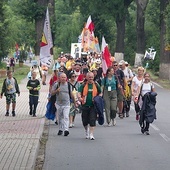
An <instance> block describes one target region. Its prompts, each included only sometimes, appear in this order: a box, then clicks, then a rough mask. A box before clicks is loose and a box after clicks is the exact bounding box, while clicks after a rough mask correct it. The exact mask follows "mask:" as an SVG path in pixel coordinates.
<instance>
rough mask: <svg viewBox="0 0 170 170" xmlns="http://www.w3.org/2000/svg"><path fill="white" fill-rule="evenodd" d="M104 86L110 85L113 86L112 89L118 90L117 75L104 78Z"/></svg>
mask: <svg viewBox="0 0 170 170" xmlns="http://www.w3.org/2000/svg"><path fill="white" fill-rule="evenodd" d="M102 86H104V88H106V89H108V87H109V86H110V87H111V90H116V89H117V80H116V78H115V76H112V79H108V78H107V77H105V78H103V79H102Z"/></svg>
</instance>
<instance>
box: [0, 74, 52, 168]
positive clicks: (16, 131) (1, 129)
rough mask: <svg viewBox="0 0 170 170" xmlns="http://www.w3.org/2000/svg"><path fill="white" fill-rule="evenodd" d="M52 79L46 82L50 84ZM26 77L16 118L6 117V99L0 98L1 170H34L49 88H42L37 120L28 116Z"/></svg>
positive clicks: (18, 102) (21, 87)
mask: <svg viewBox="0 0 170 170" xmlns="http://www.w3.org/2000/svg"><path fill="white" fill-rule="evenodd" d="M49 77H50V76H48V79H47V82H49ZM27 81H28V80H27V78H25V79H24V80H23V81H22V82H21V84H19V87H20V91H21V94H20V96H19V97H18V96H17V104H16V117H12V114H11V111H12V110H11V108H10V116H9V117H6V116H5V113H6V109H5V97H4V96H3V98H2V99H0V169H2V170H6V169H9V170H13V169H15V170H31V169H34V164H35V160H36V157H37V154H38V149H39V144H40V142H39V140H40V138H41V136H42V133H43V128H44V123H45V117H44V115H45V112H46V104H47V95H48V88H49V86H48V85H46V86H43V85H41V90H40V102H39V104H38V107H37V117H36V118H33V117H32V116H30V115H29V103H28V102H29V92H28V90H27V89H26V84H27Z"/></svg>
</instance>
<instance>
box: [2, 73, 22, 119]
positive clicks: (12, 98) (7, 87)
mask: <svg viewBox="0 0 170 170" xmlns="http://www.w3.org/2000/svg"><path fill="white" fill-rule="evenodd" d="M16 93H18V96H20V90H19V86H18V83H17V80H16V78H15V77H13V74H12V71H7V78H5V79H4V81H3V85H2V90H1V96H0V97H1V98H2V97H3V94H4V95H5V97H6V114H5V116H9V109H10V104H11V103H12V116H15V115H16V113H15V108H16Z"/></svg>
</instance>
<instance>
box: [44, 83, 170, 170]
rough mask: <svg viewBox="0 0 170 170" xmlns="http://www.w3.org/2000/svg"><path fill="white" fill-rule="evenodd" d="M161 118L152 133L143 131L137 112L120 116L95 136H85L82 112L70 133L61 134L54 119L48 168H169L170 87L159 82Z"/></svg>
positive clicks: (51, 127)
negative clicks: (165, 87)
mask: <svg viewBox="0 0 170 170" xmlns="http://www.w3.org/2000/svg"><path fill="white" fill-rule="evenodd" d="M156 91H157V93H158V96H157V105H156V108H157V120H155V121H154V123H153V124H152V125H151V127H150V135H149V136H145V135H143V134H141V132H140V127H139V124H138V122H137V121H136V120H135V112H134V108H133V106H132V107H131V111H130V117H129V118H124V119H122V120H121V119H119V118H118V117H117V118H116V121H117V124H116V126H115V127H107V126H106V125H104V126H99V125H97V127H96V130H95V134H94V136H95V138H96V139H95V140H94V141H91V140H89V139H85V133H84V129H83V126H82V124H81V115H80V114H78V115H77V117H76V122H75V127H74V128H72V129H70V135H69V136H68V137H64V136H57V132H58V127H57V126H56V125H55V124H54V122H51V123H50V130H49V138H48V142H47V146H46V154H45V163H44V167H43V169H44V170H87V169H88V170H136V169H137V170H169V169H170V103H169V96H170V91H168V90H165V89H162V88H160V87H158V86H156Z"/></svg>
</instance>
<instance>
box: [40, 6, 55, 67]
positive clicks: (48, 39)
mask: <svg viewBox="0 0 170 170" xmlns="http://www.w3.org/2000/svg"><path fill="white" fill-rule="evenodd" d="M52 47H53V41H52V35H51V28H50V17H49V12H48V8H47V11H46V17H45V22H44V29H43V34H42V40H41V44H40V62H41V64H43V65H46V66H47V67H50V66H51V62H52V57H51V53H50V51H51V48H52Z"/></svg>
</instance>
